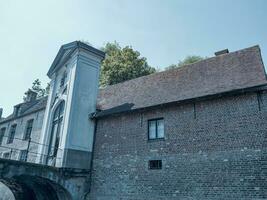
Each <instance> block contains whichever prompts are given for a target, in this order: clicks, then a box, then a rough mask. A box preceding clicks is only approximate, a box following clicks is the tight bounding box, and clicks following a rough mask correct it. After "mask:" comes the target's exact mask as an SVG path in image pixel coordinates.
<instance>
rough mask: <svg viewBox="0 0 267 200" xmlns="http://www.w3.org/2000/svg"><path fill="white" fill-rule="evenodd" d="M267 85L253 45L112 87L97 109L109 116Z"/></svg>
mask: <svg viewBox="0 0 267 200" xmlns="http://www.w3.org/2000/svg"><path fill="white" fill-rule="evenodd" d="M266 83H267V81H266V75H265V70H264V66H263V63H262V59H261V53H260V48H259V46H253V47H250V48H246V49H242V50H239V51H236V52H232V53H227V54H223V55H219V56H215V57H212V58H208V59H205V60H202V61H199V62H197V63H193V64H190V65H186V66H183V67H180V68H176V69H171V70H167V71H163V72H159V73H155V74H151V75H148V76H143V77H140V78H136V79H133V80H130V81H126V82H123V83H119V84H116V85H112V86H108V87H106V88H104V89H101V90H100V91H99V96H98V101H97V102H98V105H97V106H98V109H100V110H102V112H103V110H104V112H106V113H109V111H111V112H112V110H114V111H115V110H119V111H123V110H124V111H125V109H126V110H134V109H139V108H145V107H150V106H154V105H160V104H165V103H169V102H176V101H182V100H186V99H192V98H197V97H202V96H207V95H213V94H217V93H223V92H227V91H232V90H237V89H242V88H249V87H253V86H259V85H263V84H266Z"/></svg>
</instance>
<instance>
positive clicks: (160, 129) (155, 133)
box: [148, 118, 164, 140]
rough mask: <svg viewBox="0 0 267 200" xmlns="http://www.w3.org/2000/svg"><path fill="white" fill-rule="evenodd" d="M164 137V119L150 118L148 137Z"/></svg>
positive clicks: (152, 138)
mask: <svg viewBox="0 0 267 200" xmlns="http://www.w3.org/2000/svg"><path fill="white" fill-rule="evenodd" d="M161 138H164V119H163V118H159V119H151V120H148V139H149V140H154V139H161Z"/></svg>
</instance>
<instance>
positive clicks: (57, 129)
mask: <svg viewBox="0 0 267 200" xmlns="http://www.w3.org/2000/svg"><path fill="white" fill-rule="evenodd" d="M64 106H65V102H64V101H61V102H60V104H59V105H58V106H57V108H56V109H55V111H54V115H53V120H52V128H51V135H50V142H49V146H48V157H47V164H52V165H55V159H56V156H57V151H58V146H59V140H60V133H61V129H62V121H63V113H64Z"/></svg>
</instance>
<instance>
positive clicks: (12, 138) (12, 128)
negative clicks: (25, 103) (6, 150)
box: [7, 124, 17, 144]
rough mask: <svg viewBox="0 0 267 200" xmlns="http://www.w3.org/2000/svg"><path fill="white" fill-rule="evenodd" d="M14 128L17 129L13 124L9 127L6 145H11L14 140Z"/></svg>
mask: <svg viewBox="0 0 267 200" xmlns="http://www.w3.org/2000/svg"><path fill="white" fill-rule="evenodd" d="M16 128H17V124H13V125H12V126H11V128H10V132H9V136H8V139H7V144H10V143H13V141H14V138H15V133H16Z"/></svg>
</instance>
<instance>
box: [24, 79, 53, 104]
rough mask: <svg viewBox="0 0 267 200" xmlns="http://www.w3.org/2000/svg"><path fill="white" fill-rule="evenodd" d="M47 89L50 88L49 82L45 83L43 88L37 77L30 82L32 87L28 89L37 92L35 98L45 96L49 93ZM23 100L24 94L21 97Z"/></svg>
mask: <svg viewBox="0 0 267 200" xmlns="http://www.w3.org/2000/svg"><path fill="white" fill-rule="evenodd" d="M49 89H50V84H49V83H47V86H46V88H43V87H42V83H41V81H40V80H39V79H35V80H34V81H33V83H32V87H31V88H29V90H33V91H34V92H36V93H37V98H41V97H44V96H47V95H48V93H49ZM27 92H28V91H27ZM27 92H25V93H24V94H25V95H27ZM23 100H24V101H25V100H26V96H24V97H23Z"/></svg>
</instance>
